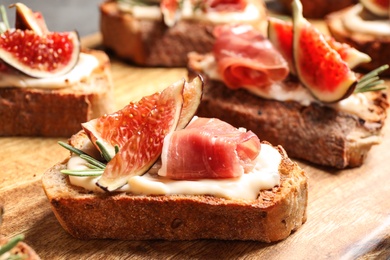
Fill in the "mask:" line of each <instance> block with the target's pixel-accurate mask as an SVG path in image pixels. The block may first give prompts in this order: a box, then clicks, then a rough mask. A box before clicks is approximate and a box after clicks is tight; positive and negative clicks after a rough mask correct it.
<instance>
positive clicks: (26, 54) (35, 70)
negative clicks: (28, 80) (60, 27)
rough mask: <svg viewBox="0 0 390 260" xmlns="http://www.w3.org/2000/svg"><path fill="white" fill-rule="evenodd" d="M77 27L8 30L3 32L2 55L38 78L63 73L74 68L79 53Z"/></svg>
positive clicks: (2, 57)
mask: <svg viewBox="0 0 390 260" xmlns="http://www.w3.org/2000/svg"><path fill="white" fill-rule="evenodd" d="M80 48H81V45H80V39H79V36H78V33H77V32H76V31H73V32H64V33H57V32H49V33H46V34H43V35H38V34H36V33H35V32H34V31H31V30H20V29H16V30H7V31H5V32H4V33H2V34H0V59H1V60H2V61H3V62H4V63H6V64H7V65H9V66H10V67H13V68H15V69H17V70H18V71H20V72H22V73H24V74H26V75H28V76H30V77H35V78H48V77H56V76H60V75H64V74H66V73H68V72H69V71H70V70H72V69H73V68H74V66H75V65H76V64H77V61H78V59H79V55H80Z"/></svg>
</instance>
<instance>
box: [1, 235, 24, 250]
mask: <svg viewBox="0 0 390 260" xmlns="http://www.w3.org/2000/svg"><path fill="white" fill-rule="evenodd" d="M23 239H24V235H23V234H20V235H17V236H14V237H13V238H11V239H10V240H9V241H8V242H7V243H6V244H5V245H3V246H1V247H0V255H2V254H4V253H6V252H8V251H10V250H11V249H12V248H14V247H15V246H16V245H17V244H18V243H19V242H20V241H22V240H23Z"/></svg>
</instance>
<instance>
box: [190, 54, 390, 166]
mask: <svg viewBox="0 0 390 260" xmlns="http://www.w3.org/2000/svg"><path fill="white" fill-rule="evenodd" d="M200 56H201V55H200ZM193 57H194V58H195V59H202V57H199V56H196V55H195V56H193ZM193 64H194V63H193V62H191V60H190V63H189V77H190V78H191V77H193V76H194V75H197V74H198V73H200V74H201V75H202V77H203V78H204V80H205V88H204V91H203V97H202V102H201V104H200V106H199V109H198V112H197V115H198V116H203V117H217V118H219V119H221V120H224V121H226V122H228V123H230V124H232V125H234V126H236V127H237V126H242V127H245V128H247V129H248V130H252V131H253V132H254V133H255V134H257V135H258V136H259V138H260V139H261V140H267V141H269V142H270V143H272V144H274V145H281V146H283V148H284V149H285V150H286V151H287V153H288V155H289V156H291V157H292V158H297V159H303V160H306V161H309V162H312V163H315V164H319V165H324V166H330V167H334V168H338V169H344V168H347V167H358V166H360V165H362V164H363V162H364V159H365V158H366V156H367V153H368V151H369V150H370V149H371V147H372V146H373V145H375V144H378V143H379V141H380V137H381V129H382V127H383V125H384V121H385V119H386V109H387V107H388V106H389V104H388V101H387V96H386V94H385V93H383V92H372V93H371V96H370V98H371V99H372V100H373V105H372V106H371V107H370V109H371V110H372V111H373V115H375V117H373V118H372V121H368V120H367V121H365V120H363V119H361V118H359V117H357V116H355V115H352V114H348V113H346V112H342V111H338V110H335V109H333V108H330V107H325V106H321V105H319V104H310V105H309V106H303V105H302V104H300V103H298V102H295V101H288V102H280V101H276V100H269V99H264V98H261V97H258V96H255V95H253V94H251V93H249V92H248V91H246V90H243V89H240V90H231V89H229V88H227V87H226V86H225V85H224V84H223V83H222V82H220V81H214V80H210V79H208V77H207V76H206V75H204V74H203V73H202V71H200V70H198V68H196V66H195V65H193ZM285 84H288V85H291V86H296V85H297V84H299V83H298V82H297V81H296V80H294V79H292V78H290V79H288V80H287V81H286V82H285Z"/></svg>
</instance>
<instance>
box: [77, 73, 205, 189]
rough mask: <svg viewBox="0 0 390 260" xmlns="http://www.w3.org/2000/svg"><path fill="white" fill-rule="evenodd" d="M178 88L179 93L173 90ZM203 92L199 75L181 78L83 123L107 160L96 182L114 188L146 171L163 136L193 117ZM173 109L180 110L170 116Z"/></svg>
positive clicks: (160, 150) (154, 157)
mask: <svg viewBox="0 0 390 260" xmlns="http://www.w3.org/2000/svg"><path fill="white" fill-rule="evenodd" d="M179 90H180V93H179V92H178V93H176V92H177V91H179ZM202 92H203V80H202V78H201V77H200V76H198V77H195V78H194V79H193V80H192V81H191V82H187V81H185V80H184V79H182V80H179V81H177V82H175V83H173V84H172V85H171V86H169V87H168V88H166V89H165V90H163V91H162V92H157V93H154V94H152V95H149V96H145V97H143V98H142V99H140V100H139V101H137V102H131V103H130V104H129V105H127V106H125V107H124V108H123V109H121V110H119V111H117V112H115V113H113V114H109V115H104V116H102V117H100V118H97V119H93V120H90V121H88V122H86V123H83V124H82V127H83V129H84V131H85V132H86V133H87V135H88V137H89V139H90V140H91V142H92V143H93V144H94V145H95V147H96V148H98V149H99V150H100V151H101V153H102V154H103V155H104V154H105V153H106V154H107V156H104V157H105V158H106V160H107V161H108V164H107V169H108V170H106V173H105V175H103V176H102V181H101V182H99V184H98V185H99V186H101V187H102V188H103V189H106V190H108V191H113V190H115V189H117V188H119V187H120V186H122V185H124V184H126V182H127V180H128V178H129V177H131V176H133V175H142V174H144V173H145V172H146V171H147V170H149V168H150V167H151V166H152V165H153V164H154V163H155V161H156V160H157V159H158V158H159V156H160V154H161V152H162V144H163V143H162V141H163V137H164V136H166V135H167V134H168V133H169V132H171V131H174V130H178V129H182V128H184V127H185V126H186V125H187V124H188V123H189V122H190V121H191V120H192V118H193V116H194V115H195V113H196V111H197V109H198V106H199V104H200V101H201V98H202ZM178 95H179V96H178ZM165 99H167V100H168V101H169V100H170V101H169V102H170V103H169V102H166V101H164V100H165ZM180 100H181V101H180ZM179 103H180V104H179ZM179 105H180V109H179V108H178V106H179ZM174 110H180V111H179V114H178V115H176V113H174V116H173V112H174ZM176 117H178V118H176ZM176 121H177V122H176ZM151 140H155V142H154V144H153V145H149V144H150V143H148V142H150V141H151ZM156 140H159V141H158V142H157V141H156ZM160 141H161V143H159V142H160ZM116 147H117V148H116ZM104 176H105V177H104Z"/></svg>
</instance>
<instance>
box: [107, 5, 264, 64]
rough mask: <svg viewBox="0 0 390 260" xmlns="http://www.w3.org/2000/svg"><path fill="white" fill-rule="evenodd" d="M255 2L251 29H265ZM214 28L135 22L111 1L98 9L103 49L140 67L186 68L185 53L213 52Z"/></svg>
mask: <svg viewBox="0 0 390 260" xmlns="http://www.w3.org/2000/svg"><path fill="white" fill-rule="evenodd" d="M254 2H255V3H256V5H257V6H258V9H259V10H260V11H261V13H262V15H261V16H262V17H261V20H260V21H257V22H256V23H254V24H253V25H255V26H256V27H259V28H260V27H264V29H265V23H266V8H265V4H264V3H263V2H262V1H258V0H257V1H254ZM263 23H264V24H263ZM214 27H215V25H214V24H211V23H206V22H197V21H190V20H181V21H179V22H178V23H177V24H175V26H173V27H167V26H166V25H165V24H164V23H163V21H162V20H146V19H138V18H134V17H133V16H132V15H131V14H129V13H123V12H121V11H120V10H119V8H118V4H117V2H116V1H114V0H110V1H106V2H103V3H102V4H101V5H100V31H101V34H102V41H103V46H105V47H106V48H107V49H108V50H110V51H112V52H114V53H115V54H116V56H118V57H119V58H121V59H123V60H127V61H130V62H133V63H135V64H137V65H141V66H161V67H185V66H186V64H187V53H189V52H190V51H196V52H198V53H206V52H209V51H210V50H211V49H212V47H213V43H214V36H213V34H212V32H213V29H214Z"/></svg>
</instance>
